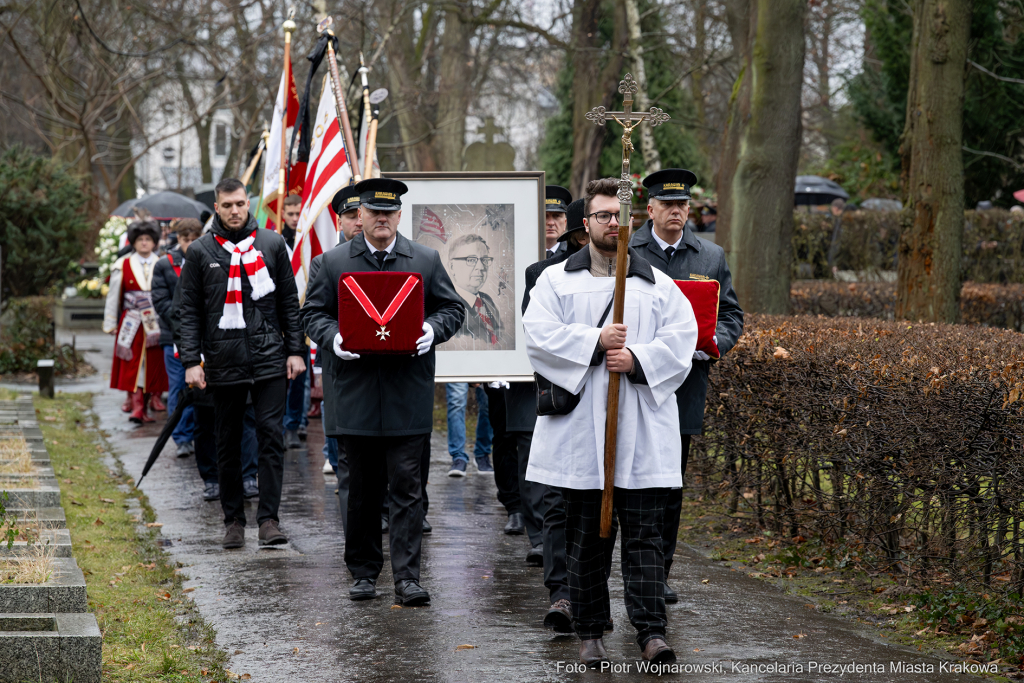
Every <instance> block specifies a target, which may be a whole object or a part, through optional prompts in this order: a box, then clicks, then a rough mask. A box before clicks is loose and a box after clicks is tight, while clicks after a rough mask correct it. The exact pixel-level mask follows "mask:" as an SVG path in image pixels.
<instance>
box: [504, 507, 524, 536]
mask: <svg viewBox="0 0 1024 683" xmlns="http://www.w3.org/2000/svg"><path fill="white" fill-rule="evenodd" d="M525 530H526V520H524V519H523V513H522V512H513V513H512V514H510V515H509V516H508V523H507V524H505V533H506V534H508V535H509V536H522V535H523V532H524V531H525Z"/></svg>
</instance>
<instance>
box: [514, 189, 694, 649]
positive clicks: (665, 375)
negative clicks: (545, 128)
mask: <svg viewBox="0 0 1024 683" xmlns="http://www.w3.org/2000/svg"><path fill="white" fill-rule="evenodd" d="M617 192H618V181H617V180H615V179H614V178H604V179H600V180H594V181H591V183H590V184H589V185H588V186H587V196H586V200H585V204H584V205H585V211H584V213H585V218H584V221H585V225H586V227H587V232H588V233H589V234H590V244H589V245H588V247H587V248H586V249H581V250H580V251H578V252H576V253H575V254H573V255H572V256H570V257H569V258H568V259H567V260H566V261H565V263H564V265H563V266H562V267H554V268H548V269H546V270H545V271H544V272H543V274H541V276H540V278H539V279H538V280H537V285H536V286H535V287H534V288H533V291H532V292H531V298H530V305H529V307H528V308H527V309H526V314H525V315H524V316H523V330H524V332H525V336H526V352H527V354H528V355H529V357H530V363H531V364H532V365H533V369H534V371H536V372H537V373H538V374H539V375H540V376H542V377H544V378H546V379H547V380H548V381H550V382H551V383H552V384H553V385H555V386H558V387H561V388H563V389H564V390H565V391H568V392H569V393H571V394H574V395H576V396H578V397H579V404H578V405H577V406H576V407H575V409H573V410H572V411H571V412H569V413H568V414H564V415H542V416H539V417H538V418H537V426H536V429H535V432H534V439H533V444H532V446H531V449H530V464H529V468H528V469H527V473H526V478H527V479H528V480H530V481H535V482H539V483H543V484H547V485H548V486H558V487H561V488H562V497H563V500H564V504H565V519H566V521H565V537H566V554H567V568H568V584H569V594H570V597H569V599H570V601H571V602H572V614H573V622H574V625H575V629H576V633H577V635H578V636H579V638H580V640H581V641H582V643H581V646H580V661H581V662H582V663H584V664H586V665H588V666H595V667H596V666H599V665H600V664H601V663H602V662H606V661H608V653H607V652H606V651H605V649H604V643H603V640H602V638H603V634H604V631H605V629H606V628H607V625H608V621H609V619H610V618H611V614H610V608H609V607H610V605H609V594H608V573H607V571H608V570H607V568H608V566H609V564H610V561H611V558H610V557H609V553H610V551H611V548H610V547H609V545H608V543H607V541H606V539H602V538H601V537H600V534H599V531H600V518H601V499H602V489H603V488H604V484H605V482H604V476H605V471H604V451H605V448H604V446H605V444H604V438H605V421H606V418H607V408H608V406H607V404H606V400H607V396H608V387H609V385H610V382H611V381H616V382H620V379H621V382H620V389H619V391H620V396H619V399H620V400H619V404H618V406H617V410H618V425H619V429H618V433H617V439H618V441H617V443H616V444H615V447H616V460H615V471H614V474H613V476H614V499H613V515H614V517H615V518H617V520H618V524H619V528H620V529H621V533H622V577H623V583H624V594H625V602H626V612H627V613H628V614H629V621H630V623H631V624H632V625H633V627H634V628H636V630H637V638H636V642H637V644H638V645H639V646H640V650H641V652H642V656H643V658H644V660H645V661H648V662H651V663H653V664H661V663H668V662H674V661H675V654H674V653H673V652H672V649H671V648H670V647H669V646H668V644H667V643H666V642H665V635H666V627H667V621H668V620H667V617H666V612H665V597H664V594H663V592H662V591H663V588H664V558H663V557H662V543H661V534H660V530H661V524H662V518H663V515H664V511H665V502H666V500H667V498H668V491H669V489H670V488H672V487H678V486H680V485H681V483H682V477H681V474H680V467H679V464H680V463H679V455H678V454H679V436H678V431H679V415H678V411H677V409H676V405H675V394H674V392H675V390H676V389H677V388H678V387H679V386H680V385H681V384H682V383H683V380H684V379H686V375H687V374H688V373H689V371H690V364H691V357H692V355H693V350H694V348H695V347H696V343H697V322H696V319H695V318H694V315H693V309H692V307H691V306H690V304H689V302H688V301H687V300H686V297H684V296H683V294H682V292H680V291H679V288H678V287H677V286H676V284H675V283H674V282H673V281H672V280H671V278H669V277H668V276H666V275H665V274H663V273H661V272H659V271H656V270H654V269H653V268H652V267H651V264H649V263H647V261H645V260H644V258H643V257H642V256H640V255H639V254H637V252H636V251H635V250H630V251H629V253H628V257H627V258H628V263H627V264H626V271H627V276H626V282H625V297H624V301H623V306H624V309H625V310H624V316H623V322H622V323H609V324H605V321H607V318H606V317H605V315H604V313H603V312H602V311H605V310H609V309H610V307H611V304H612V298H613V293H614V288H615V277H614V276H615V272H616V265H617V264H616V259H617V251H616V246H617V242H618V232H619V230H628V229H629V228H628V226H622V227H621V228H620V226H619V224H618V215H619V201H618V199H617V197H616V194H617ZM619 374H622V375H625V377H624V378H620V377H619V376H618V375H619ZM613 409H615V408H613Z"/></svg>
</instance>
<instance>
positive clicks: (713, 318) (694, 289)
mask: <svg viewBox="0 0 1024 683" xmlns="http://www.w3.org/2000/svg"><path fill="white" fill-rule="evenodd" d="M675 283H676V286H677V287H679V291H681V292H682V293H683V295H684V296H685V297H686V298H687V299H688V300H689V301H690V306H692V307H693V317H694V318H696V319H697V350H698V351H703V352H704V353H706V354H708V355H709V356H711V357H712V358H721V357H722V354H721V352H719V350H718V345H717V344H715V330H716V329H717V327H718V293H719V291H720V290H721V285H719V284H718V280H675Z"/></svg>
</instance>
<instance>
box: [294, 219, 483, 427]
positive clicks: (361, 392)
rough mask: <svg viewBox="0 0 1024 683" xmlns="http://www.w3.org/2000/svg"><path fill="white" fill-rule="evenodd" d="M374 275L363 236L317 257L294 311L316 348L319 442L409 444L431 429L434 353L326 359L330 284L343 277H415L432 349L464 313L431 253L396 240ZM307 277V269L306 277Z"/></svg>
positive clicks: (333, 318)
mask: <svg viewBox="0 0 1024 683" xmlns="http://www.w3.org/2000/svg"><path fill="white" fill-rule="evenodd" d="M396 240H397V241H396V243H395V247H394V249H393V250H392V252H391V253H390V254H388V256H387V258H386V259H385V261H384V266H383V268H381V267H380V266H378V264H377V260H376V259H375V258H374V257H373V256H372V255H371V254H370V251H369V249H367V246H366V239H365V238H364V237H363V235H361V234H360V235H356V236H355V237H354V238H352V241H350V242H345V243H344V244H339V245H338V246H337V247H335V248H334V249H331V250H329V251H326V252H324V254H323V255H322V256H321V257H319V258H320V267H319V268H318V269H317V270H316V272H315V274H313V273H312V272H311V279H310V282H309V286H308V287H307V289H306V301H305V303H304V304H303V306H302V310H301V316H302V325H303V328H304V329H305V331H306V336H308V337H309V338H310V339H312V340H313V341H314V342H316V343H317V345H318V346H319V347H320V350H319V354H320V358H321V359H322V360H321V364H322V365H323V374H322V375H321V379H322V380H323V384H324V414H323V421H324V432H325V433H326V434H327V436H333V437H339V436H343V435H346V434H347V435H352V436H409V435H414V434H427V433H429V432H430V431H431V429H432V426H433V422H434V361H435V355H434V349H433V348H432V349H430V351H428V352H427V353H425V354H423V355H422V356H394V355H387V356H384V355H381V356H374V355H369V354H365V355H363V356H362V357H360V358H359V359H357V360H341V359H340V358H338V357H337V356H336V355H334V351H333V349H334V336H335V335H336V334H338V282H339V280H340V279H341V277H342V276H343V275H345V274H347V273H365V272H369V271H377V270H385V271H389V272H404V273H420V274H421V275H422V276H423V304H424V306H423V308H424V312H423V314H424V321H425V322H427V323H428V324H430V326H431V327H432V328H433V329H434V345H435V346H436V345H437V344H441V343H443V342H446V341H448V340H449V339H451V337H452V335H454V334H455V333H456V332H457V331H458V329H459V327H460V326H461V325H462V319H463V316H464V309H463V308H462V303H461V300H460V299H459V295H458V294H456V292H455V286H454V285H452V281H451V279H450V278H449V277H448V273H447V272H446V271H445V269H444V266H442V265H441V256H440V254H438V253H437V252H436V251H435V250H433V249H431V248H429V247H425V246H423V245H422V244H417V243H416V242H412V241H410V240H409V239H407V238H406V237H404V236H402V235H397V237H396ZM311 270H312V269H311Z"/></svg>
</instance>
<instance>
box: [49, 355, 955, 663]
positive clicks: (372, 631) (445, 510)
mask: <svg viewBox="0 0 1024 683" xmlns="http://www.w3.org/2000/svg"><path fill="white" fill-rule="evenodd" d="M111 344H112V340H111V339H110V338H109V337H104V336H99V335H94V336H93V337H87V338H83V337H81V336H80V337H79V341H78V346H79V348H83V347H84V348H96V349H100V350H101V352H100V353H97V354H95V355H93V354H90V356H91V361H92V362H93V363H94V365H97V367H99V368H101V373H103V371H104V369H105V368H109V360H104V359H105V358H107V356H109V353H110V347H111ZM107 381H108V380H107V378H106V376H104V375H101V376H100V377H97V378H95V379H93V380H91V381H86V382H84V383H78V384H76V385H75V386H66V387H63V389H64V390H68V391H71V390H89V391H97V392H98V393H97V395H96V399H95V410H96V412H97V414H98V415H99V417H100V421H101V424H102V426H103V428H104V429H105V430H106V431H107V433H108V434H109V436H110V439H111V442H112V444H113V446H114V447H115V449H116V450H117V451H119V454H120V457H121V459H122V460H123V462H124V464H125V467H126V468H127V470H128V472H129V473H131V474H132V475H133V476H135V477H137V476H138V474H139V473H140V472H141V470H142V466H143V464H144V462H145V459H146V456H147V455H148V453H149V450H150V448H151V446H152V443H153V441H154V440H155V438H156V435H157V434H158V432H159V423H158V424H154V425H145V426H142V427H135V426H133V425H131V424H130V423H129V422H128V421H127V419H126V418H125V415H124V414H123V413H121V412H120V410H119V405H120V403H121V400H122V396H121V395H120V394H118V393H116V392H112V391H109V390H106V389H104V388H103V385H104V384H105V383H106V382H107ZM319 432H320V422H319V421H312V423H311V426H310V440H309V442H308V451H307V450H300V451H289V452H288V454H287V457H286V460H285V474H284V492H283V500H282V505H281V511H280V517H281V525H282V528H283V529H284V530H285V531H286V532H287V533H288V536H289V538H290V539H291V543H290V544H289V545H287V546H284V547H283V549H262V550H260V549H257V544H256V528H255V526H254V524H255V510H254V507H253V505H252V504H251V503H247V510H246V512H247V515H249V516H250V522H249V523H250V528H249V529H247V540H248V545H247V547H246V548H245V549H243V550H241V551H225V550H222V549H221V547H220V540H221V537H222V535H223V526H222V523H221V510H220V505H219V503H204V502H203V500H202V496H201V493H202V491H201V489H202V485H201V482H200V480H199V477H198V474H197V472H196V469H195V463H194V460H193V459H192V458H188V459H177V458H175V457H174V451H173V448H172V446H170V445H169V446H168V448H167V450H165V452H164V453H163V455H162V457H161V459H160V460H159V461H157V464H156V466H155V467H154V468H153V470H152V472H151V473H150V474H149V475H148V476H147V478H146V480H145V482H144V483H143V489H144V491H145V492H146V494H147V495H148V496H149V498H150V501H151V503H152V505H153V507H154V508H155V510H156V512H157V515H158V518H159V520H160V521H161V522H163V525H164V526H163V529H162V532H163V534H164V536H165V537H166V538H167V539H169V540H170V543H171V545H170V546H169V547H168V552H170V553H171V555H172V556H173V558H174V559H175V560H177V561H179V562H181V563H183V564H184V565H187V567H188V569H187V570H186V571H187V573H188V574H189V575H190V577H191V580H190V581H189V584H188V585H189V586H193V587H195V588H196V590H195V592H194V593H192V595H193V597H194V599H195V601H196V603H197V604H198V606H199V609H200V611H201V612H202V614H203V615H204V616H205V617H206V618H207V619H208V620H209V621H210V622H211V623H212V624H213V625H214V627H215V628H216V630H217V641H218V643H219V645H220V646H221V647H223V648H224V649H225V650H226V651H227V652H228V653H229V654H231V655H232V656H231V662H230V664H229V667H230V668H231V669H232V670H233V671H235V672H237V673H249V674H252V680H253V681H282V682H284V681H287V682H295V681H303V682H305V681H402V682H403V683H407V682H410V681H565V680H584V679H586V680H596V679H597V678H598V677H599V676H600V677H601V680H611V679H612V675H611V674H604V675H601V674H598V673H570V672H566V671H565V666H566V665H569V666H572V665H574V663H575V662H576V661H577V651H578V642H577V641H576V639H575V638H574V637H564V636H563V637H555V636H553V634H552V633H551V632H549V631H546V630H544V629H543V628H542V625H541V621H542V619H543V614H544V609H545V608H546V606H547V594H546V593H547V592H546V590H545V589H544V587H543V585H542V583H541V570H540V569H537V568H531V567H528V566H527V565H526V564H525V562H524V557H525V554H526V550H527V543H526V541H525V540H523V538H524V537H509V536H505V535H503V534H502V533H501V529H502V526H503V525H504V523H505V514H504V512H503V510H502V508H501V506H500V505H499V504H498V503H497V501H496V499H495V489H494V481H493V477H487V476H485V475H479V474H475V473H472V474H470V476H468V477H466V478H465V479H449V478H448V477H447V476H445V473H446V471H447V466H448V464H449V460H448V456H447V453H446V444H445V442H444V439H443V438H441V436H442V435H439V434H434V437H433V446H434V450H433V457H432V459H431V476H430V482H429V485H428V490H429V493H430V503H431V507H430V513H429V515H428V519H430V521H431V523H432V524H433V526H434V533H433V534H431V535H429V536H426V537H425V540H424V544H423V570H422V579H423V580H422V583H423V585H424V587H426V588H427V589H428V590H429V591H430V593H431V596H432V599H433V602H432V605H431V606H430V607H426V608H405V609H398V608H392V606H391V605H392V600H391V598H392V596H393V595H392V591H391V586H392V581H391V576H390V569H387V568H386V569H385V572H384V574H383V575H382V576H381V577H380V581H379V585H380V586H381V587H382V588H383V591H382V592H383V597H382V598H381V599H379V600H375V601H370V602H360V603H353V602H351V601H349V600H348V598H347V591H348V588H349V585H350V578H349V575H348V572H347V571H346V569H345V565H344V562H343V549H344V538H343V534H342V529H341V517H340V514H339V510H338V503H337V497H336V496H335V495H334V486H335V483H334V480H333V478H327V477H325V476H324V475H323V474H322V473H321V466H322V464H323V458H322V456H321V455H320V446H321V445H322V437H321V436H320V434H319ZM471 470H472V467H471ZM250 512H252V514H251V515H250V514H249V513H250ZM385 549H386V544H385ZM385 564H387V563H386V562H385ZM672 573H673V585H674V586H675V588H676V590H677V591H678V592H679V594H680V596H681V601H680V603H679V604H678V605H674V606H669V619H670V625H669V630H670V632H669V642H670V644H671V645H673V646H674V648H675V650H676V652H677V653H678V655H679V656H680V663H684V664H690V665H694V666H699V667H705V668H706V669H708V671H707V672H704V673H697V674H688V675H684V676H671V678H685V679H686V680H688V681H726V680H728V681H743V682H745V683H748V682H753V681H832V680H843V681H871V682H872V683H876V682H879V683H880V682H889V681H892V682H896V681H929V682H939V681H953V680H964V678H963V677H962V676H956V677H955V678H954V675H952V674H944V673H940V672H939V662H938V660H935V659H931V658H927V657H922V656H920V653H917V652H914V651H910V650H905V649H902V648H897V647H893V646H891V645H889V644H887V643H885V642H883V641H882V640H881V639H878V638H876V637H875V634H874V633H873V632H872V631H870V630H868V629H866V628H862V627H860V626H857V625H855V624H852V623H850V622H848V621H845V620H842V619H839V618H836V617H832V616H830V615H826V614H820V613H818V612H815V611H812V610H809V609H807V608H806V607H805V606H804V605H805V603H806V600H802V599H799V598H792V597H788V596H784V595H782V594H780V593H779V592H777V591H776V590H775V589H773V588H771V587H769V586H766V585H764V584H763V583H761V582H759V581H757V580H755V579H751V578H749V577H747V576H746V574H745V573H743V572H741V571H732V570H731V569H729V568H725V567H723V566H722V565H721V564H715V563H711V562H709V561H707V560H705V559H703V558H702V557H700V556H699V555H697V554H696V553H694V552H692V551H690V550H687V549H685V548H682V549H681V550H680V554H679V556H678V557H677V559H676V564H675V567H674V568H673V572H672ZM704 579H708V580H709V583H707V584H705V583H703V580H704ZM611 586H612V610H613V617H614V621H615V624H616V630H615V632H614V633H611V634H609V635H608V636H607V637H606V638H605V641H606V646H607V648H608V651H609V653H610V654H611V658H612V660H613V663H614V664H616V665H617V666H628V667H629V670H627V671H626V672H622V673H617V674H614V680H616V681H633V680H648V678H647V676H645V675H642V674H639V673H638V672H637V669H636V660H637V659H638V655H639V651H638V649H637V647H636V646H635V644H634V642H633V638H634V636H635V632H634V631H633V629H632V627H630V626H629V622H628V619H627V617H626V614H625V609H624V607H623V604H622V583H621V578H620V575H619V572H618V568H617V566H616V568H615V569H614V571H613V577H612V582H611ZM796 634H806V637H803V638H799V639H796V638H794V637H793V636H794V635H796ZM460 645H472V646H473V648H472V649H458V648H459V646H460ZM560 662H561V668H560V665H559V663H560ZM733 662H737V663H739V665H740V666H741V667H743V666H747V667H760V670H758V669H755V670H749V669H748V670H744V669H740V670H739V671H736V670H734V669H733ZM814 662H817V663H819V664H820V665H843V664H846V665H849V664H850V663H851V662H852V663H855V664H859V665H864V666H876V667H881V668H882V669H883V671H882V672H878V671H877V670H876V671H870V670H869V671H865V672H863V673H846V674H845V675H843V676H840V675H839V673H838V672H836V673H826V672H823V671H822V670H820V669H818V670H814V669H812V668H811V667H813V666H814V664H813V663H814ZM891 662H896V663H899V662H903V663H907V664H916V665H920V664H931V665H933V666H934V667H935V669H936V673H932V674H906V673H898V672H894V671H892V668H891V664H890V663H891ZM776 663H777V665H779V666H783V667H786V666H788V667H791V668H790V669H789V671H784V672H775V671H773V670H771V668H770V667H772V666H773V665H776ZM797 665H799V666H800V667H802V670H797V669H796V666H797Z"/></svg>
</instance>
